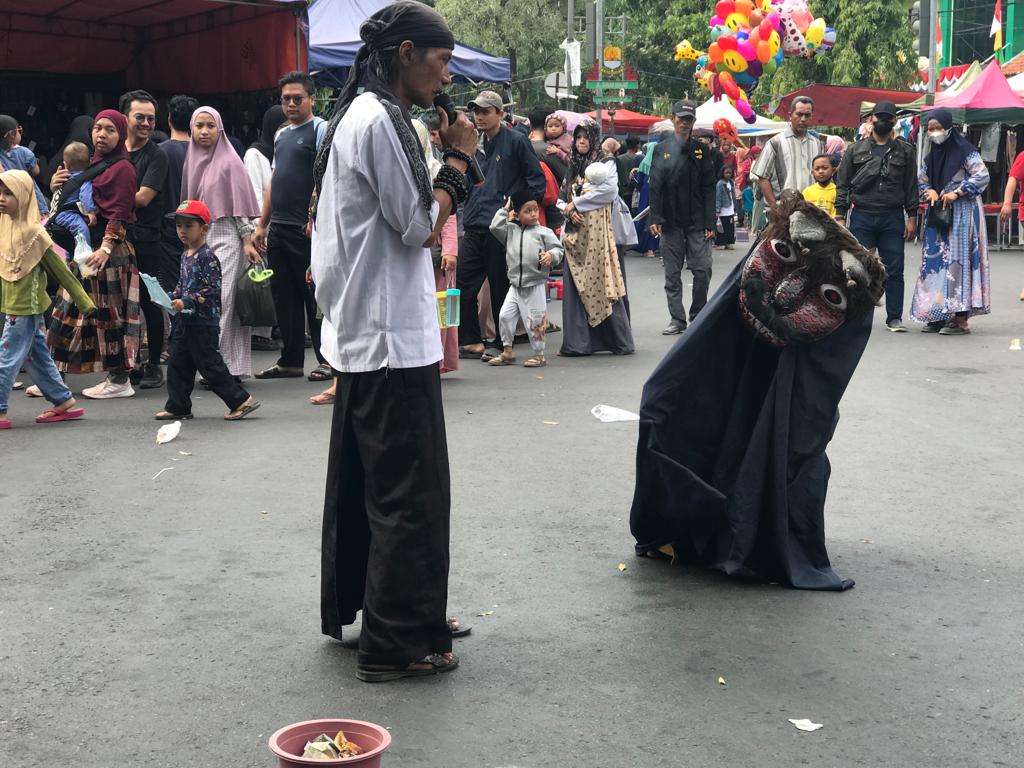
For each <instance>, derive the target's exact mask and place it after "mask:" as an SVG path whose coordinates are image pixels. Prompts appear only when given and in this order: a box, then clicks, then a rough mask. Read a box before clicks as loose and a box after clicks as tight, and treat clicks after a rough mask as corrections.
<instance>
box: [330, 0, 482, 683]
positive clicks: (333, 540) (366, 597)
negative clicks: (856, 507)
mask: <svg viewBox="0 0 1024 768" xmlns="http://www.w3.org/2000/svg"><path fill="white" fill-rule="evenodd" d="M360 37H361V38H362V40H363V42H364V45H363V47H362V48H361V49H360V52H359V54H358V56H357V57H356V62H355V65H354V66H353V70H352V76H351V78H350V80H349V82H348V84H347V85H346V87H345V89H344V90H343V91H342V93H341V95H340V96H339V98H338V105H337V107H336V110H335V116H334V118H332V120H331V124H330V126H329V128H328V131H327V136H326V137H325V141H324V147H323V149H321V151H320V154H319V155H318V157H317V161H316V164H315V166H314V182H315V190H316V194H317V203H316V206H317V207H316V218H315V229H314V231H313V249H312V251H313V252H312V270H313V279H314V282H315V283H316V299H317V304H318V305H319V306H320V307H321V308H322V309H323V313H324V320H323V332H322V337H323V346H322V351H323V354H324V356H325V357H326V358H327V360H328V362H330V364H331V365H332V366H333V367H334V369H335V370H337V371H338V372H339V377H338V391H337V399H336V401H335V407H334V418H333V423H332V426H331V448H330V457H329V460H328V469H327V473H328V476H327V493H326V499H325V502H324V527H323V554H322V557H323V584H322V592H321V618H322V630H323V632H324V634H327V635H330V636H331V637H334V638H336V639H339V640H340V639H341V631H342V627H343V626H346V625H349V624H352V623H353V622H354V621H355V617H356V612H357V611H359V610H362V611H363V619H362V631H361V633H360V635H359V664H358V667H357V672H356V675H357V677H359V679H361V680H365V681H367V682H382V681H385V680H394V679H397V678H400V677H410V676H421V675H431V674H437V673H439V672H447V671H449V670H451V669H454V668H455V667H456V666H457V665H458V658H457V657H455V656H454V655H453V654H452V653H451V638H452V629H451V628H450V627H449V624H448V619H447V614H446V608H447V597H448V534H449V507H450V490H449V471H448V448H447V442H446V438H445V427H444V412H443V408H442V403H441V383H440V381H441V380H440V370H439V367H438V362H439V361H440V360H441V357H442V353H441V341H440V339H441V337H440V332H439V328H438V321H437V306H436V298H435V284H434V273H433V266H432V264H431V261H430V253H429V251H428V250H427V246H428V245H429V244H430V243H432V242H433V241H434V240H435V239H436V238H437V236H438V235H439V233H440V230H441V227H442V226H443V224H444V222H445V220H446V219H447V218H448V216H449V214H450V213H451V212H452V211H453V210H454V208H455V206H456V204H457V203H458V202H461V201H462V200H464V199H465V196H466V194H467V193H468V187H467V184H466V180H465V175H464V174H465V171H466V168H467V162H468V160H469V157H470V155H471V154H472V153H473V152H474V151H475V149H476V140H477V134H476V130H475V128H473V127H472V126H471V125H470V123H469V122H468V121H467V120H466V118H465V117H464V116H462V115H460V116H459V118H458V120H457V121H456V122H455V123H453V124H452V125H448V120H447V117H442V118H441V130H440V135H441V138H442V141H443V143H444V145H445V146H446V147H448V148H449V149H448V150H446V152H445V156H444V166H443V167H442V169H441V171H439V172H438V174H437V177H436V178H435V180H434V181H433V182H431V180H430V175H429V173H428V171H427V169H426V165H425V164H424V162H423V157H422V150H421V149H420V145H419V142H418V141H417V140H416V138H415V134H414V133H413V130H412V125H411V118H410V116H409V113H408V109H409V108H410V107H412V105H413V104H416V105H417V106H420V107H424V108H426V107H430V106H431V104H432V101H433V99H434V97H435V95H436V94H438V93H440V92H441V90H442V88H443V87H444V86H446V85H447V84H449V83H450V82H451V77H450V75H449V74H448V61H449V60H450V58H451V55H452V49H453V47H454V38H453V37H452V34H451V31H450V30H449V29H448V26H447V24H446V23H445V21H444V19H443V18H442V17H441V16H440V14H438V13H437V12H436V11H435V10H433V9H432V8H430V7H428V6H426V5H424V4H422V3H418V2H412V1H411V0H399V2H396V3H393V4H391V5H388V6H386V7H385V8H383V9H381V10H380V11H378V12H377V13H375V14H374V15H373V16H371V17H370V18H369V19H367V20H366V21H365V22H364V23H363V26H362V27H361V28H360ZM364 75H366V76H367V80H368V83H367V88H366V91H365V92H364V93H363V94H362V95H360V96H358V97H356V95H355V94H356V86H357V85H358V83H359V82H360V78H362V77H363V76H364Z"/></svg>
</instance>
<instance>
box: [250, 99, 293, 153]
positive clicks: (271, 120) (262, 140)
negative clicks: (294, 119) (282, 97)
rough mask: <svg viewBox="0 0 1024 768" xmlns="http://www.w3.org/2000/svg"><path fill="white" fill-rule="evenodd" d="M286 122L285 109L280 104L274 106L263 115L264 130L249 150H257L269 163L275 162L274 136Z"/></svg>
mask: <svg viewBox="0 0 1024 768" xmlns="http://www.w3.org/2000/svg"><path fill="white" fill-rule="evenodd" d="M285 122H286V120H285V116H284V109H282V107H281V105H280V104H274V105H272V106H271V107H270V108H269V109H267V111H266V112H264V113H263V128H262V129H261V130H260V137H259V138H258V139H256V141H254V142H253V143H252V144H250V145H249V149H255V150H256V151H257V152H259V153H260V154H261V155H263V157H265V158H266V159H267V162H268V163H270V162H273V160H274V136H275V135H276V134H277V129H278V128H280V127H281V126H282V125H284V124H285Z"/></svg>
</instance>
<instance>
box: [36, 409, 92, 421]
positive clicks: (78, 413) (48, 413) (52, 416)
mask: <svg viewBox="0 0 1024 768" xmlns="http://www.w3.org/2000/svg"><path fill="white" fill-rule="evenodd" d="M83 416H85V409H84V408H68V409H67V410H66V411H58V410H57V409H56V408H47V409H46V410H45V411H43V412H42V413H40V414H39V415H38V416H36V424H56V423H57V422H60V421H74V420H75V419H80V418H82V417H83Z"/></svg>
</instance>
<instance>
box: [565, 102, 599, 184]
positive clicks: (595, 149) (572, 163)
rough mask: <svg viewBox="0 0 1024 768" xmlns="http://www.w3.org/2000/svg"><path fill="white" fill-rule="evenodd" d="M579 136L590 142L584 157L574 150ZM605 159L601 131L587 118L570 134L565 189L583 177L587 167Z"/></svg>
mask: <svg viewBox="0 0 1024 768" xmlns="http://www.w3.org/2000/svg"><path fill="white" fill-rule="evenodd" d="M581 135H582V136H586V137H587V138H588V139H589V140H590V151H589V152H587V154H585V155H581V154H580V153H579V152H578V151H577V150H576V139H578V138H579V137H580V136H581ZM607 159H608V158H607V156H606V155H605V154H604V153H603V152H602V151H601V130H600V129H599V128H598V127H597V123H596V122H594V121H593V120H590V119H589V118H588V119H586V120H581V121H580V123H579V125H577V126H576V127H575V128H574V129H573V132H572V150H571V151H570V152H569V173H567V174H565V183H566V185H568V186H567V189H568V188H569V187H571V186H572V185H573V184H576V183H577V182H578V181H579V180H580V179H581V178H582V177H583V173H584V171H586V170H587V166H588V165H590V164H591V163H597V162H600V161H602V160H607ZM566 199H568V198H566Z"/></svg>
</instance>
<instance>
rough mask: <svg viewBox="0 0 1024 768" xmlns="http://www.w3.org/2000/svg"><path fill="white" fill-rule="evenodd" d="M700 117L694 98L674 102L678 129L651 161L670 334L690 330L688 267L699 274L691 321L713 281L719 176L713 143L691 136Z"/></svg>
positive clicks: (655, 225)
mask: <svg viewBox="0 0 1024 768" xmlns="http://www.w3.org/2000/svg"><path fill="white" fill-rule="evenodd" d="M696 119H697V109H696V107H695V106H694V104H693V102H691V101H677V102H676V103H675V104H674V105H673V107H672V125H673V126H675V133H674V134H673V135H672V136H670V137H668V138H667V139H664V140H663V141H661V142H659V143H658V145H657V146H656V147H655V148H654V162H653V163H652V164H651V214H650V217H651V218H650V222H651V223H650V231H651V234H652V235H654V236H655V237H660V238H661V255H662V260H663V262H664V266H665V295H666V298H667V299H668V312H669V315H670V316H671V320H670V321H669V324H668V327H667V328H665V330H663V331H662V334H663V335H665V336H673V335H676V334H679V333H682V332H683V331H685V330H686V311H685V310H684V308H683V279H682V272H683V267H684V266H685V267H686V268H687V269H689V270H690V273H691V274H692V275H693V298H692V301H691V303H690V320H691V321H692V320H694V319H695V318H696V317H697V313H698V312H700V311H701V309H703V307H704V305H705V304H707V301H708V286H709V285H710V283H711V238H713V237H714V236H715V183H716V181H717V179H716V177H715V169H714V163H713V160H712V157H711V152H710V150H709V148H708V147H706V146H704V144H702V143H701V142H699V141H697V140H696V139H694V138H692V137H691V133H692V132H693V122H694V120H696Z"/></svg>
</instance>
